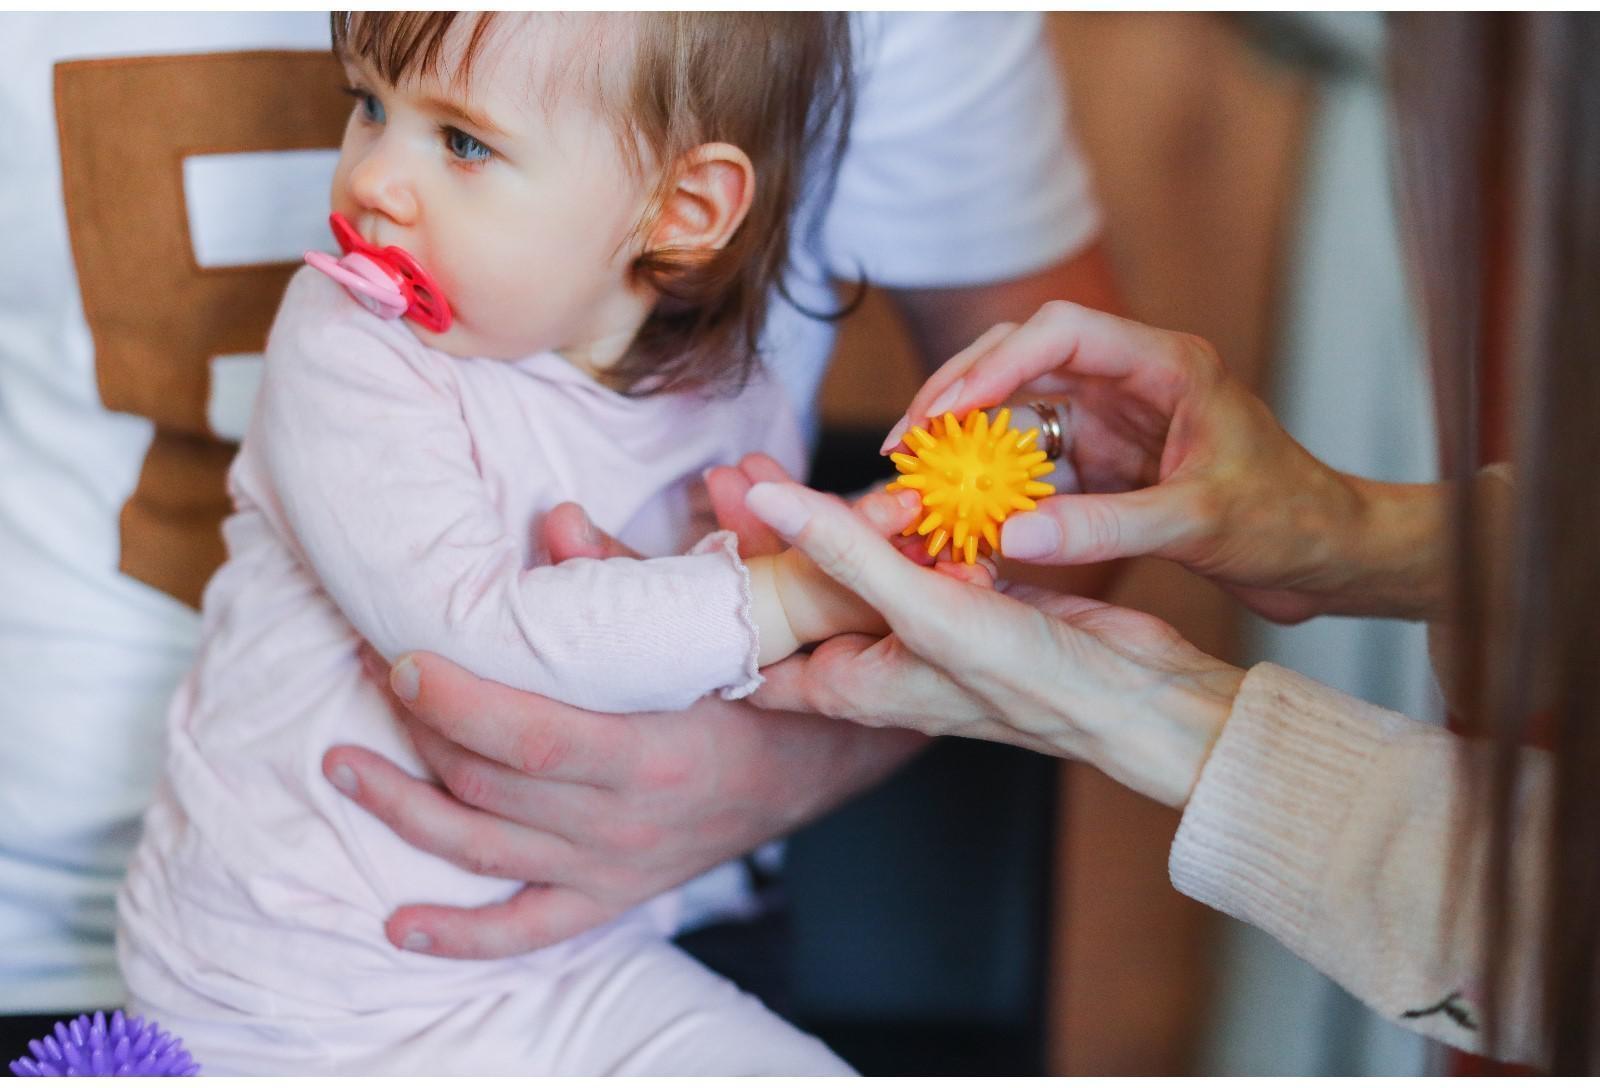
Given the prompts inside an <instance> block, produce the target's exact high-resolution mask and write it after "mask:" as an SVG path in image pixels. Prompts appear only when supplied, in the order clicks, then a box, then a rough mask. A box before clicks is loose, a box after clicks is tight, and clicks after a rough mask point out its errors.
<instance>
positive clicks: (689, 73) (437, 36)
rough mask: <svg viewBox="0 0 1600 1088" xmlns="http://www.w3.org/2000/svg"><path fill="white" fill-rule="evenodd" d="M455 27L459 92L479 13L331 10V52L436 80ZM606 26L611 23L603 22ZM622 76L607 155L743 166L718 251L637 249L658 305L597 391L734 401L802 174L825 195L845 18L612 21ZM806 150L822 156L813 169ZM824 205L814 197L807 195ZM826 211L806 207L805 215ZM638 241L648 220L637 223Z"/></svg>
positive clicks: (847, 94) (846, 111)
mask: <svg viewBox="0 0 1600 1088" xmlns="http://www.w3.org/2000/svg"><path fill="white" fill-rule="evenodd" d="M458 18H471V19H474V20H475V22H474V24H473V26H472V29H471V35H470V37H469V39H468V43H467V48H466V54H465V57H464V59H463V60H462V62H461V65H460V67H459V68H458V70H457V71H456V72H455V73H453V78H458V79H464V78H466V77H467V73H468V71H469V69H470V66H471V63H472V59H473V58H474V57H475V56H476V55H477V53H478V52H479V50H480V49H481V48H482V46H483V43H484V40H485V37H486V34H487V32H488V30H489V27H490V25H491V23H492V21H493V20H494V18H495V15H494V14H493V13H481V14H476V15H464V14H462V13H458V12H334V13H333V44H334V51H335V52H338V53H342V54H348V55H352V56H358V57H362V58H364V59H366V60H367V61H368V62H369V63H371V64H372V65H373V66H374V67H375V68H376V69H377V71H378V74H379V75H381V76H382V77H383V78H384V79H386V80H388V81H389V82H390V83H398V82H399V81H400V80H401V79H403V78H404V77H406V76H408V75H412V74H417V73H427V74H436V73H437V70H438V66H439V64H440V61H441V54H442V51H443V46H444V42H445V38H446V35H447V34H448V33H449V32H450V29H451V27H452V25H453V24H454V23H455V21H456V20H457V19H458ZM612 18H619V17H617V16H613V17H612ZM625 18H627V19H628V20H629V23H628V29H629V31H630V32H631V35H632V48H633V71H632V73H631V76H630V78H629V79H627V80H626V85H625V87H621V88H618V89H616V90H614V91H611V92H609V93H607V92H606V91H605V90H604V89H603V88H604V85H605V84H607V83H609V82H611V81H609V80H604V79H601V80H597V81H596V82H597V83H599V84H600V85H601V87H602V93H601V97H602V101H603V104H604V105H605V107H606V108H607V109H608V110H609V111H610V112H611V113H612V114H613V116H614V117H615V118H616V119H617V120H618V122H619V125H618V132H619V139H620V140H621V145H622V147H623V148H624V150H625V151H626V152H627V153H628V154H629V157H630V160H631V161H633V162H634V163H635V164H641V159H642V156H641V155H640V154H639V150H640V149H641V148H643V149H644V150H646V151H647V152H648V153H649V154H650V155H651V156H652V157H653V158H654V160H655V161H656V162H657V163H659V164H660V165H661V166H662V168H663V170H664V174H665V176H664V179H663V191H662V192H660V193H659V194H658V199H657V201H656V202H655V203H656V204H657V205H659V203H660V199H664V198H665V196H666V195H667V190H666V186H668V185H670V184H671V182H672V177H671V167H672V164H673V163H675V162H677V161H678V160H679V158H680V157H681V156H682V155H684V154H685V153H687V152H688V151H690V150H692V149H693V148H695V147H697V146H699V145H700V144H704V143H713V142H724V143H729V144H733V145H734V146H735V147H738V148H739V149H740V150H742V151H743V152H744V153H745V154H746V155H748V156H749V158H750V162H751V164H752V165H753V166H754V169H755V194H754V199H753V201H752V203H751V205H750V210H749V212H748V213H747V214H746V216H745V218H744V221H743V223H741V224H740V226H739V228H738V230H736V231H735V232H734V234H733V236H732V237H731V238H730V239H729V240H728V243H727V245H725V246H724V247H723V248H721V249H720V250H715V251H708V250H704V249H657V250H647V251H646V252H644V253H643V254H642V255H641V256H640V257H639V258H638V259H637V260H636V261H635V262H634V267H633V272H634V274H635V275H636V276H638V277H639V278H640V279H641V280H642V281H643V282H645V283H647V284H648V285H650V286H651V287H652V288H654V289H655V290H656V291H657V292H658V294H659V296H660V301H659V302H658V303H657V304H656V306H655V309H654V310H653V311H652V312H651V314H650V316H649V317H648V318H647V319H646V321H645V323H644V325H643V327H642V328H640V330H639V333H638V335H637V337H635V339H634V342H633V344H632V345H631V346H630V347H629V348H628V350H627V352H626V353H625V354H624V355H623V357H622V359H621V360H619V361H618V363H617V364H616V365H615V366H614V367H612V368H611V369H610V370H609V371H608V373H607V378H608V379H610V380H611V381H612V382H613V384H615V385H616V386H617V387H618V388H621V389H623V390H625V391H626V392H629V393H635V394H641V395H642V394H647V393H659V392H665V391H668V390H676V389H683V388H689V387H710V386H717V387H728V388H732V389H738V388H740V387H742V386H743V385H744V383H745V382H746V381H747V380H748V379H749V378H750V376H751V374H752V372H753V371H754V370H755V368H756V366H757V364H758V361H759V359H758V354H757V348H758V345H759V341H760V336H761V330H762V325H763V322H764V320H765V318H766V312H767V306H768V304H769V302H770V301H771V298H772V295H773V293H774V292H779V293H784V292H786V286H785V283H784V277H785V273H786V269H787V266H788V260H789V248H790V241H791V238H792V237H793V231H794V229H795V226H794V223H793V218H794V213H795V209H796V204H797V203H798V200H799V196H800V192H801V188H802V184H803V182H804V180H805V171H806V170H807V169H808V168H818V169H819V174H818V179H819V180H820V181H821V182H823V183H824V184H825V185H828V186H831V184H832V179H833V176H834V173H835V171H836V170H837V167H838V160H839V156H840V154H841V153H842V152H843V150H844V142H845V139H846V137H847V134H848V132H849V127H850V114H851V112H852V108H853V105H854V87H853V80H852V76H851V65H850V33H849V19H848V16H846V15H843V14H840V13H794V12H790V13H774V14H765V13H748V12H745V13H733V12H729V13H722V12H714V13H713V12H705V13H682V12H659V13H656V12H650V13H643V14H636V15H630V16H626V17H625ZM819 152H824V153H826V154H827V155H828V156H829V157H828V159H826V160H822V161H820V162H816V163H814V162H813V159H815V158H816V156H817V154H818V153H819ZM822 195H823V196H824V197H825V196H826V193H824V194H822ZM825 204H826V200H825V199H824V200H821V201H819V202H818V209H819V210H820V208H821V207H822V206H825ZM640 227H641V228H642V229H648V227H649V223H642V224H640Z"/></svg>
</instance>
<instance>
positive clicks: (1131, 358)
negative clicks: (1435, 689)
mask: <svg viewBox="0 0 1600 1088" xmlns="http://www.w3.org/2000/svg"><path fill="white" fill-rule="evenodd" d="M1019 391H1024V392H1028V393H1037V394H1040V395H1041V396H1050V397H1053V398H1060V397H1062V396H1064V397H1065V400H1066V407H1065V409H1064V427H1063V431H1064V438H1065V443H1066V450H1065V451H1064V453H1063V456H1064V457H1066V458H1068V459H1069V460H1070V461H1071V463H1072V466H1073V468H1074V469H1075V471H1076V472H1077V475H1078V479H1079V481H1080V484H1081V486H1082V488H1083V491H1084V494H1078V495H1060V496H1057V497H1054V498H1050V499H1045V500H1043V501H1041V502H1040V504H1039V509H1038V511H1037V512H1035V513H1031V514H1018V515H1016V516H1014V517H1012V518H1011V519H1010V520H1008V521H1007V522H1006V524H1005V526H1004V528H1003V530H1002V537H1001V550H1002V553H1003V554H1004V555H1006V556H1007V557H1009V558H1013V559H1019V560H1024V561H1027V562H1034V563H1074V564H1076V563H1091V562H1096V561H1099V560H1104V559H1115V558H1122V557H1125V556H1138V555H1153V556H1159V557H1162V558H1166V559H1171V560H1175V561H1177V562H1179V563H1182V564H1183V565H1184V566H1186V567H1188V568H1190V569H1191V570H1194V571H1196V572H1197V573H1200V574H1203V575H1206V576H1208V577H1210V578H1212V579H1213V580H1215V581H1217V582H1218V583H1219V584H1221V585H1223V586H1224V587H1226V588H1227V589H1229V590H1230V591H1232V592H1233V593H1234V594H1235V595H1237V596H1238V597H1239V598H1240V599H1241V600H1242V601H1243V602H1244V603H1245V604H1246V605H1248V606H1249V607H1251V608H1252V609H1254V610H1255V611H1257V612H1259V613H1260V614H1262V615H1263V616H1266V617H1267V618H1269V619H1274V620H1279V621H1290V622H1292V621H1298V620H1302V619H1306V618H1308V617H1310V616H1314V615H1317V614H1320V613H1324V612H1342V613H1356V614H1367V615H1373V614H1381V615H1399V616H1409V617H1413V618H1432V617H1433V616H1434V615H1436V612H1437V605H1438V602H1439V601H1441V600H1442V599H1443V598H1444V596H1445V594H1444V589H1443V580H1444V566H1445V565H1444V562H1443V560H1442V555H1443V546H1444V511H1445V509H1446V504H1445V501H1444V499H1443V497H1442V496H1441V495H1439V494H1438V489H1437V488H1434V487H1430V486H1418V485H1398V484H1384V483H1378V482H1375V481H1371V480H1364V479H1360V478H1358V477H1354V476H1349V475H1346V474H1344V473H1341V472H1337V471H1335V470H1334V469H1332V468H1329V467H1328V466H1327V465H1324V464H1323V463H1322V462H1320V461H1318V460H1317V459H1316V458H1315V457H1313V456H1312V455H1311V454H1310V453H1308V452H1307V451H1306V450H1305V449H1304V448H1303V447H1302V446H1300V444H1299V443H1297V442H1295V440H1294V439H1293V438H1291V437H1290V436H1289V434H1288V433H1287V432H1286V431H1285V430H1284V429H1283V428H1282V426H1281V425H1279V423H1278V421H1277V420H1276V419H1275V418H1274V417H1273V415H1272V413H1271V411H1270V410H1269V409H1268V408H1267V406H1266V405H1265V404H1263V403H1262V402H1261V400H1260V399H1259V398H1257V397H1255V396H1254V395H1253V394H1251V393H1250V391H1249V390H1247V389H1246V388H1245V387H1244V386H1243V385H1242V384H1240V383H1239V382H1238V381H1236V380H1234V379H1233V378H1232V377H1231V376H1230V375H1229V374H1228V372H1227V370H1226V368H1225V367H1224V366H1223V365H1222V362H1221V360H1220V359H1219V358H1218V357H1217V354H1216V351H1215V350H1214V349H1213V348H1212V347H1211V345H1210V344H1208V343H1206V342H1205V341H1204V340H1202V339H1200V338H1199V337H1195V336H1188V335H1185V334H1181V333H1173V332H1167V331H1164V330H1161V329H1155V328H1151V327H1149V326H1145V325H1140V324H1138V323H1137V322H1133V321H1127V320H1124V319H1122V318H1118V317H1113V316H1111V315H1109V314H1104V313H1099V312H1097V311H1094V310H1089V309H1085V308H1084V307H1082V306H1077V305H1074V304H1072V303H1067V302H1052V303H1048V304H1046V305H1045V306H1044V307H1042V308H1041V309H1040V310H1039V312H1038V313H1036V314H1035V315H1034V316H1033V317H1032V318H1030V319H1029V320H1028V321H1027V322H1026V323H1025V324H1023V325H1020V326H999V327H997V328H996V329H993V330H991V331H990V332H989V333H988V334H986V335H985V336H983V337H981V338H979V340H978V341H977V342H976V343H974V344H973V345H972V347H971V348H969V349H967V350H966V351H964V352H962V353H961V354H960V355H957V356H956V357H955V358H953V359H951V360H950V361H949V362H948V363H946V364H945V365H944V366H943V367H941V368H940V369H939V371H938V372H937V373H935V374H934V375H933V376H932V377H931V378H929V379H928V382H927V384H926V385H924V387H923V388H922V390H921V391H920V392H918V394H917V396H916V397H915V398H914V399H913V400H912V403H911V406H910V408H909V410H908V411H907V414H906V418H905V419H904V420H902V421H901V423H900V424H898V425H897V426H896V428H895V430H894V431H891V432H890V436H889V441H888V442H886V446H892V445H893V444H895V443H898V442H899V440H900V437H901V436H902V435H903V434H904V433H905V429H906V427H907V425H908V423H907V421H918V420H922V419H926V418H928V417H930V416H934V415H939V414H942V413H943V412H946V411H950V412H954V413H955V414H956V415H957V416H961V415H963V414H964V413H965V412H967V411H968V410H970V409H973V408H980V407H988V406H991V405H995V404H1000V403H1002V402H1005V401H1007V400H1011V399H1015V398H1016V396H1017V394H1018V392H1019Z"/></svg>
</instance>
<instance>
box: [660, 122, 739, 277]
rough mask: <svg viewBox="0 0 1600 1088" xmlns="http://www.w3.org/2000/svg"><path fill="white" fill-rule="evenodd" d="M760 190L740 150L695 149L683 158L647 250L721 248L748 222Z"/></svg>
mask: <svg viewBox="0 0 1600 1088" xmlns="http://www.w3.org/2000/svg"><path fill="white" fill-rule="evenodd" d="M755 191H756V171H755V167H754V166H752V165H751V164H750V156H748V155H746V154H745V153H744V152H743V151H741V150H739V149H738V148H737V147H734V146H733V145H732V144H721V143H717V144H701V145H699V146H698V147H695V148H693V149H691V150H690V151H689V152H687V153H686V154H684V155H683V156H682V157H681V158H679V159H678V162H677V166H676V168H675V174H674V181H673V183H672V187H671V188H670V189H669V190H668V191H667V195H666V197H665V199H663V200H662V202H661V210H660V212H659V213H658V214H657V216H656V220H655V224H654V225H653V226H652V228H651V230H650V235H649V238H648V242H647V246H646V249H647V251H655V250H663V249H671V250H678V251H682V250H704V251H707V252H710V251H714V250H718V249H721V248H722V247H723V246H725V245H727V244H728V239H729V238H732V237H733V232H734V231H736V230H738V229H739V224H740V223H743V222H744V217H745V215H746V214H747V213H748V212H749V211H750V202H751V201H752V200H753V199H754V198H755Z"/></svg>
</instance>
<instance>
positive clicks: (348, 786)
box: [328, 763, 360, 797]
mask: <svg viewBox="0 0 1600 1088" xmlns="http://www.w3.org/2000/svg"><path fill="white" fill-rule="evenodd" d="M328 781H329V782H332V783H333V785H334V788H335V789H337V790H338V791H339V792H340V793H342V794H344V795H345V796H346V797H354V796H355V795H356V791H357V790H358V789H360V784H359V783H358V782H357V781H356V772H354V771H352V770H351V769H350V768H349V767H347V766H345V765H344V764H343V763H337V764H335V765H334V768H333V770H332V771H330V772H328Z"/></svg>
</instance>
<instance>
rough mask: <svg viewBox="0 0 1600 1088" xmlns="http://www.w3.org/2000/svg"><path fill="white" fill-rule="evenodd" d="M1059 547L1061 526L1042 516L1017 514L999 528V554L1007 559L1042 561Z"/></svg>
mask: <svg viewBox="0 0 1600 1088" xmlns="http://www.w3.org/2000/svg"><path fill="white" fill-rule="evenodd" d="M1060 547H1061V526H1059V525H1057V524H1056V523H1055V521H1054V520H1053V519H1051V518H1048V517H1046V516H1045V515H1043V514H1017V515H1016V516H1014V517H1011V518H1008V519H1006V523H1005V524H1004V525H1003V526H1001V527H1000V554H1001V555H1004V556H1005V557H1006V558H1008V559H1043V558H1044V557H1045V556H1048V555H1054V554H1055V553H1056V552H1057V551H1058V550H1059V549H1060Z"/></svg>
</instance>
